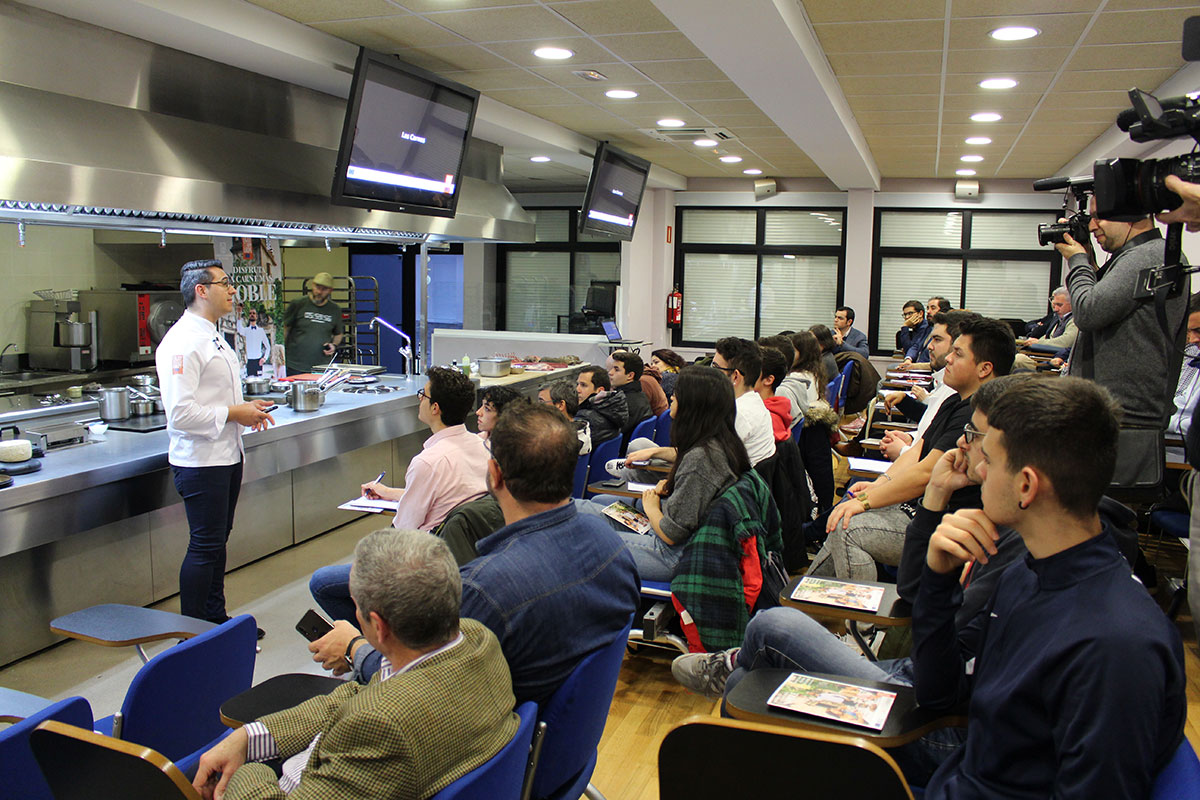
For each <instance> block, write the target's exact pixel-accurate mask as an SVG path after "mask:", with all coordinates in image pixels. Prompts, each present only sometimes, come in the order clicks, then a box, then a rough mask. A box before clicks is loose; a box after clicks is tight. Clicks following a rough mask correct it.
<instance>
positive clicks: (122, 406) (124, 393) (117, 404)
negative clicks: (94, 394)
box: [100, 386, 129, 422]
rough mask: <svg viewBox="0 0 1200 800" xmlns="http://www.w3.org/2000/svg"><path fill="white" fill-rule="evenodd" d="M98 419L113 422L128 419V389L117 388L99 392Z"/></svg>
mask: <svg viewBox="0 0 1200 800" xmlns="http://www.w3.org/2000/svg"><path fill="white" fill-rule="evenodd" d="M100 419H102V420H104V421H105V422H114V421H116V420H120V419H129V389H128V388H126V387H124V386H118V387H115V388H111V389H101V390H100Z"/></svg>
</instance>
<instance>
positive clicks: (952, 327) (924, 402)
mask: <svg viewBox="0 0 1200 800" xmlns="http://www.w3.org/2000/svg"><path fill="white" fill-rule="evenodd" d="M977 318H978V315H977V314H972V313H971V312H969V311H950V312H947V313H945V314H938V315H937V316H936V317H933V318H932V320H931V321H932V322H933V329H932V331H931V332H930V334H929V346H928V348H927V350H928V351H929V358H930V362H929V365H930V367H931V368H932V369H934V370H936V371H935V372H934V373H933V375H932V376H931V377H932V378H933V390H932V391H929V392H927V391H925V390H924V389H922V388H921V387H920V386H914V387H913V388H912V392H913V395H915V397H916V399H913V398H912V397H909V396H908V394H907V393H905V392H891V393H890V394H888V395H887V396H885V397H884V398H883V404H884V406H886V407H887V409H888V410H889V411H890V410H891V409H893V408H896V409H899V410H900V412H901V413H902V414H904V416H905V417H907V418H908V419H915V420H919V421H918V422H917V429H916V430H915V431H913V432H912V433H911V434H910V433H905V432H903V431H888V432H887V433H885V434H884V436H883V441H882V442H881V443H880V446H879V452H880V453H881V454H882V455H883V456H884V458H886V459H887V460H889V461H895V460H896V459H897V458H899V457H900V454H901V453H903V452H905V451H907V450H908V449H909V448H910V447H912V444H913V442H914V441H915V440H917V439H920V438H921V437H922V436H924V435H925V431H927V430H928V429H929V426H930V425H931V424H932V423H933V420H934V417H936V416H937V412H938V409H940V408H941V407H942V401H943V400H945V399H946V398H947V397H950V396H951V395H953V394H954V389H952V388H950V387H949V386H947V385H946V381H945V375H946V358H947V357H948V356H949V355H950V349H951V346H952V344H953V343H954V340H955V339H957V338H958V333H959V326H960V325H961V324H962V321H963V320H964V319H977Z"/></svg>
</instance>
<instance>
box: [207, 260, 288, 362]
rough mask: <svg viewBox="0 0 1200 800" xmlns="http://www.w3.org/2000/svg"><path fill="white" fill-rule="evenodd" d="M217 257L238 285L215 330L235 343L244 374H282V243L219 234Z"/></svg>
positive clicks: (231, 343) (232, 344) (235, 284)
mask: <svg viewBox="0 0 1200 800" xmlns="http://www.w3.org/2000/svg"><path fill="white" fill-rule="evenodd" d="M213 248H214V250H215V251H216V255H215V257H216V258H217V259H218V260H219V261H220V262H221V264H222V266H223V267H224V268H225V273H226V274H227V275H229V278H230V280H232V281H233V284H234V286H235V287H237V299H236V300H235V302H234V308H233V313H232V314H230V315H228V316H226V317H223V318H222V319H221V320H220V321H219V322H218V324H217V330H218V331H219V332H220V333H221V335H222V336H224V337H225V338H226V339H227V340H228V341H229V343H230V345H231V346H232V347H233V348H234V349H235V351H236V352H237V354H238V358H239V359H240V360H241V362H242V372H243V374H244V375H246V376H250V377H253V376H264V377H268V378H282V377H284V376H285V375H286V374H287V373H286V370H285V367H284V354H283V333H282V331H283V310H284V304H283V299H282V296H281V293H280V287H281V286H282V284H283V268H282V265H281V264H280V260H279V253H278V248H277V247H274V246H272V243H271V241H270V240H269V239H250V238H246V237H239V238H216V239H214V240H213Z"/></svg>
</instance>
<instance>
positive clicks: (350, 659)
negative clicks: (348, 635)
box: [345, 634, 367, 667]
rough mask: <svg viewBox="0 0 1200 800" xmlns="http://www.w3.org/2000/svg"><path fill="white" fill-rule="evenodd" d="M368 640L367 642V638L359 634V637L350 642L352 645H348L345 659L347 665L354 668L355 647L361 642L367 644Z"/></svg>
mask: <svg viewBox="0 0 1200 800" xmlns="http://www.w3.org/2000/svg"><path fill="white" fill-rule="evenodd" d="M366 640H367V637H365V636H363V635H362V634H359V635H358V636H355V637H354V638H353V639H351V640H350V644H348V645H346V655H345V659H346V663H347V664H349V665H350V666H351V667H353V666H354V645H356V644H358V643H359V642H365V641H366Z"/></svg>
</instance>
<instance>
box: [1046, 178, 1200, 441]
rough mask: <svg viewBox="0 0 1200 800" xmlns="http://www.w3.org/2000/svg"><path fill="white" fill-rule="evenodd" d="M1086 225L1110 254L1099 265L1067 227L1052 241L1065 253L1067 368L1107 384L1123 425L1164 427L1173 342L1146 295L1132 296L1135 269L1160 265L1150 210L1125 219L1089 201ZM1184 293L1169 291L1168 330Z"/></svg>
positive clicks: (1175, 365)
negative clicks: (1070, 316) (1070, 338)
mask: <svg viewBox="0 0 1200 800" xmlns="http://www.w3.org/2000/svg"><path fill="white" fill-rule="evenodd" d="M1089 210H1090V211H1091V220H1090V221H1089V223H1088V230H1089V231H1090V232H1091V234H1092V236H1093V238H1095V240H1096V244H1098V245H1099V246H1100V247H1101V248H1102V249H1103V250H1104V251H1105V252H1107V253H1109V254H1110V258H1109V259H1108V260H1107V261H1106V262H1105V263H1104V264H1103V265H1102V266H1101V267H1099V268H1098V269H1097V268H1095V267H1093V265H1092V264H1091V262H1089V261H1088V255H1087V251H1086V250H1085V249H1084V247H1083V245H1082V244H1080V243H1079V242H1077V241H1075V239H1074V238H1072V237H1071V235H1070V234H1064V236H1063V241H1062V242H1060V243H1057V244H1055V245H1054V249H1056V250H1057V251H1058V252H1059V253H1060V254H1061V255H1062V256H1063V258H1065V259H1066V260H1067V267H1068V273H1067V281H1066V283H1067V288H1068V289H1069V290H1070V292H1071V307H1072V309H1073V311H1074V321H1075V324H1076V326H1077V327H1078V328H1079V337H1078V338H1077V340H1076V342H1075V346H1074V348H1073V350H1072V351H1071V362H1070V364H1071V366H1070V372H1071V374H1072V375H1074V376H1076V377H1081V378H1090V379H1092V380H1094V381H1096V382H1097V383H1099V384H1101V385H1102V386H1104V387H1105V388H1107V389H1108V390H1109V391H1110V392H1111V393H1112V394H1113V396H1114V397H1115V398H1116V400H1117V401H1118V402H1119V403H1120V404H1121V407H1122V409H1124V417H1123V419H1122V422H1121V424H1122V426H1123V427H1130V428H1157V429H1159V430H1162V428H1163V427H1164V426H1165V424H1166V421H1167V418H1168V412H1169V410H1170V409H1171V407H1172V402H1171V400H1172V396H1173V393H1174V389H1175V379H1176V376H1177V375H1178V373H1179V357H1178V352H1179V348H1180V347H1182V345H1183V341H1182V337H1179V339H1180V340H1179V341H1178V342H1171V341H1168V340H1167V338H1166V337H1165V336H1164V335H1163V332H1162V330H1161V329H1160V327H1159V323H1158V318H1157V315H1156V312H1155V307H1154V300H1153V298H1145V299H1137V298H1136V297H1135V295H1136V291H1135V289H1136V286H1137V283H1138V275H1139V273H1140V272H1141V271H1142V270H1144V269H1149V268H1155V267H1159V266H1162V264H1163V257H1164V241H1163V238H1162V235H1161V234H1160V233H1159V232H1158V229H1157V228H1155V226H1154V220H1153V219H1152V218H1151V217H1150V216H1145V217H1142V218H1140V219H1136V220H1134V221H1129V222H1117V221H1114V220H1105V219H1100V218H1098V217H1097V216H1096V202H1095V199H1093V200H1092V201H1091V203H1090V207H1089ZM1188 294H1189V292H1183V293H1181V294H1179V295H1178V296H1175V297H1171V298H1168V299H1167V301H1166V315H1167V324H1168V328H1169V330H1171V331H1178V332H1179V333H1180V334H1182V332H1183V324H1182V323H1183V317H1184V314H1185V312H1186V309H1187V298H1188Z"/></svg>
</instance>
